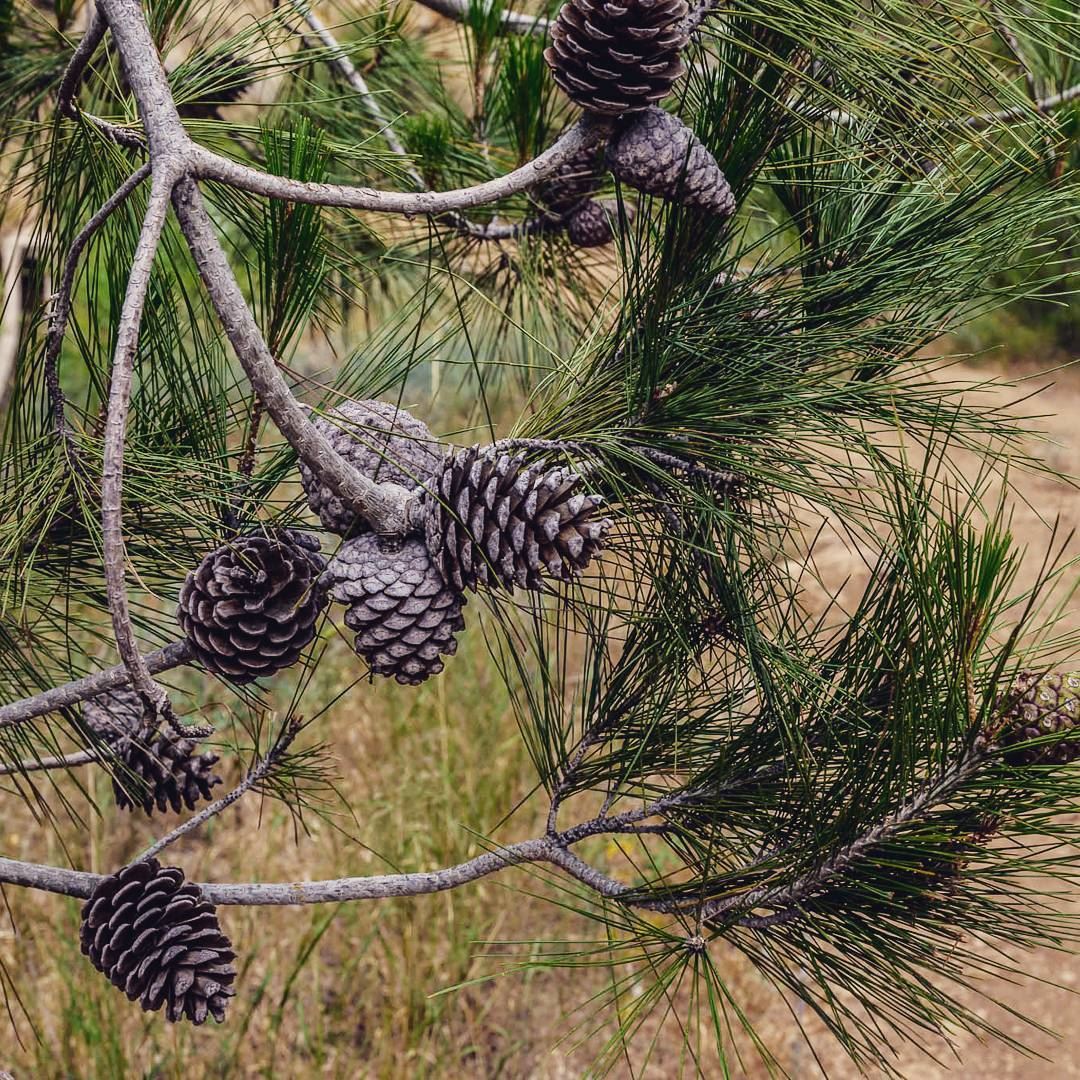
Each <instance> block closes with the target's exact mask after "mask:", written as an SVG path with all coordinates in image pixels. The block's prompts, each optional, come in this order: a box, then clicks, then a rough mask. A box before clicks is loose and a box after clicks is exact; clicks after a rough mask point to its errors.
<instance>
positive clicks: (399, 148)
mask: <svg viewBox="0 0 1080 1080" xmlns="http://www.w3.org/2000/svg"><path fill="white" fill-rule="evenodd" d="M292 5H293V7H294V8H295V9H296V11H297V12H298V13H299V14H300V16H301V17H302V18H303V20H304V22H306V23H307V24H308V26H309V27H311V30H312V32H313V33H314V34H315V36H316V37H317V38H318V39H319V40H320V41H321V42H322V43H323V45H324V46H325V47H326V48H327V49H329V50H330V52H331V53H333V58H332V59H331V61H330V62H331V63H332V64H333V65H334V67H336V68H337V70H338V71H339V72H340V73H341V77H342V78H343V79H344V80H345V81H346V82H347V83H348V84H349V85H350V86H351V87H352V88H353V90H355V91H356V95H357V97H359V98H360V100H361V101H362V102H363V105H364V108H365V109H367V111H368V112H369V113H371V115H372V117H373V118H374V119H375V122H376V123H377V124H379V125H380V127H381V132H380V134H381V135H382V137H383V138H384V139H385V140H386V145H387V146H389V147H390V149H391V150H393V152H394V153H395V154H397V155H398V157H401V158H405V159H406V161H407V164H406V169H407V171H408V173H409V176H410V177H411V179H412V180H413V182H414V183H415V184H416V185H417V187H419V188H424V187H426V186H427V185H426V184H425V183H424V178H423V177H422V176H421V175H420V173H418V172H417V171H416V167H415V166H414V165H413V164H412V161H411V160H410V159H409V152H408V150H406V149H405V147H404V146H403V145H402V143H401V140H400V139H399V138H398V137H397V132H395V131H394V129H393V128H392V127H391V126H390V121H389V120H388V119H387V117H386V114H385V113H384V112H383V111H382V106H381V105H380V104H379V99H378V97H377V96H376V95H375V94H373V93H372V92H371V89H370V87H369V86H368V84H367V83H366V82H365V81H364V76H363V75H361V74H360V72H359V71H357V70H356V65H355V64H354V63H353V62H352V60H350V59H349V56H348V54H347V53H346V52H345V50H344V49H342V47H341V43H340V42H339V41H338V40H337V38H336V37H334V35H333V34H332V33H331V32H330V30H329V29H328V28H327V27H326V25H325V24H324V23H323V21H322V19H320V18H319V17H318V15H316V14H315V12H314V11H312V10H311V5H310V4H308V2H307V0H292Z"/></svg>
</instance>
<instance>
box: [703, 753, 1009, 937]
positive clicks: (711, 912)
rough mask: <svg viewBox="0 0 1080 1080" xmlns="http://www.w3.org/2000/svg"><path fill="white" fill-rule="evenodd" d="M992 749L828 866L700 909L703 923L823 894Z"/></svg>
mask: <svg viewBox="0 0 1080 1080" xmlns="http://www.w3.org/2000/svg"><path fill="white" fill-rule="evenodd" d="M988 755H989V748H988V745H987V743H986V742H985V740H984V739H982V738H978V739H977V740H976V742H975V744H974V745H973V746H972V747H971V748H970V749H969V750H967V751H966V752H965V753H964V754H963V755H961V756H960V757H959V758H958V759H957V760H956V761H955V762H954V763H953V764H952V765H951V766H950V767H949V768H948V769H947V770H946V771H945V772H944V774H943V775H942V776H941V777H939V778H938V779H937V780H936V781H934V782H933V783H928V784H926V785H925V786H924V787H923V789H922V790H921V791H920V792H919V793H918V794H917V795H915V796H914V797H913V798H911V799H909V800H908V801H907V802H906V803H905V804H904V805H903V806H901V807H898V808H897V809H896V810H894V811H893V812H892V813H891V814H890V815H889V816H888V817H886V818H885V820H884V821H881V822H879V823H878V824H877V825H875V826H873V828H871V829H868V830H867V831H866V832H865V833H863V835H862V836H860V837H859V838H858V839H856V840H853V841H852V842H851V843H850V844H847V845H846V846H845V847H842V848H841V849H840V850H839V851H836V852H834V853H833V854H832V855H830V856H829V858H828V859H826V860H825V862H823V863H821V864H820V865H819V866H816V867H814V869H813V870H811V871H809V872H808V873H806V874H803V875H802V876H801V877H799V878H797V879H796V880H795V881H792V882H789V883H788V884H787V885H779V886H763V887H761V888H758V889H753V890H751V891H750V892H747V893H742V894H740V895H735V896H728V897H724V898H723V899H721V900H714V901H710V902H708V903H706V904H704V905H703V906H701V909H700V915H701V918H703V919H716V918H718V917H722V916H724V915H727V914H731V913H735V912H737V913H739V917H740V918H746V917H747V916H748V915H749V914H750V913H751V912H752V911H753V910H754V909H755V908H759V907H767V908H773V909H776V910H777V911H782V910H786V909H788V908H793V907H796V906H798V905H799V904H800V903H802V902H803V901H805V900H806V899H808V898H809V897H810V896H813V895H814V894H815V893H817V892H820V891H821V890H822V888H823V887H824V886H825V885H826V883H827V882H829V881H831V880H832V879H833V878H835V877H837V876H838V875H839V874H842V873H843V872H844V871H845V870H846V869H847V868H848V867H849V866H851V865H852V864H853V863H855V862H857V861H858V860H859V859H861V858H863V857H864V856H865V855H866V854H867V853H868V852H869V851H870V850H871V849H873V848H874V847H876V846H877V845H879V844H881V843H883V842H884V841H885V840H887V839H889V837H891V836H894V835H895V834H896V833H897V832H898V831H900V830H901V829H902V828H903V827H904V826H906V825H908V824H910V823H911V822H912V821H914V820H916V819H917V818H918V817H920V816H921V815H922V814H924V813H925V812H926V811H927V810H929V809H931V808H932V807H934V806H937V805H939V804H940V803H942V802H943V801H944V800H946V799H947V798H949V796H950V795H952V794H953V793H954V792H955V791H956V789H957V788H958V787H960V785H961V784H963V783H964V781H966V780H968V779H969V778H970V777H971V776H972V775H974V773H975V772H977V771H978V769H979V768H981V766H982V765H983V764H984V763H985V762H986V760H987V757H988Z"/></svg>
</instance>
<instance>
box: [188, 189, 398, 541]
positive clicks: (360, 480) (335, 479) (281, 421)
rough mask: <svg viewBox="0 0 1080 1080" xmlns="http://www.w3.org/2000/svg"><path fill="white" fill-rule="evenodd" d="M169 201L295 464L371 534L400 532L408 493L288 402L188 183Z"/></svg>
mask: <svg viewBox="0 0 1080 1080" xmlns="http://www.w3.org/2000/svg"><path fill="white" fill-rule="evenodd" d="M173 201H174V205H175V207H176V216H177V218H178V220H179V222H180V228H181V229H182V231H183V233H184V237H185V238H186V240H187V242H188V246H189V247H190V248H191V252H192V255H193V256H194V258H195V265H196V266H197V268H198V270H199V275H200V277H201V278H202V280H203V284H204V285H205V286H206V291H207V293H208V294H209V296H210V302H211V303H212V304H213V305H214V310H215V311H216V312H217V314H218V318H219V319H220V320H221V324H222V326H223V327H224V328H225V333H226V335H227V336H228V338H229V341H230V342H231V343H232V346H233V349H234V350H235V352H236V355H237V357H238V358H239V360H240V363H241V364H242V365H243V368H244V370H245V372H247V376H248V378H249V379H250V380H251V385H252V387H253V388H254V390H255V393H256V394H258V396H259V399H260V400H261V401H262V402H263V404H264V405H265V407H266V410H267V412H269V413H270V415H271V416H272V417H273V418H274V422H275V423H276V424H277V426H278V427H279V428H280V430H281V433H282V434H283V435H284V436H285V438H286V439H288V441H289V442H290V444H291V445H292V446H293V447H294V448H295V450H296V452H297V454H298V455H299V456H300V458H301V459H302V460H303V461H304V462H306V463H307V464H308V465H309V466H310V467H311V469H312V470H313V471H314V472H316V473H317V474H318V475H319V477H320V478H321V479H322V480H323V481H324V482H325V483H326V484H328V485H329V486H330V487H331V488H333V489H334V490H335V491H336V492H337V493H338V494H339V495H340V496H341V497H342V498H343V499H345V500H346V501H347V502H348V503H350V504H351V505H353V506H355V507H356V508H357V509H358V510H359V511H360V512H361V513H362V514H363V515H364V517H365V518H366V519H367V520H368V522H369V523H370V524H371V526H372V528H373V529H375V531H376V532H380V533H384V534H388V535H393V534H400V533H404V532H406V531H407V529H408V527H409V516H410V512H411V510H410V507H411V505H412V504H413V503H414V501H415V500H414V499H413V495H412V493H411V492H409V491H406V490H405V488H403V487H400V486H399V485H397V484H389V483H385V484H377V483H375V482H374V481H372V480H369V479H368V478H367V477H366V476H363V475H362V474H360V473H359V472H357V470H356V469H354V468H353V467H352V466H351V465H350V464H349V463H348V462H347V461H345V460H344V458H342V457H341V455H340V454H338V453H337V452H336V451H335V450H334V448H333V446H332V445H331V444H330V441H329V440H328V439H327V438H326V436H325V435H323V434H322V433H321V432H320V431H319V430H318V429H317V428H316V427H315V426H314V425H313V424H312V423H311V421H310V420H309V419H308V417H307V415H306V413H305V412H304V410H303V409H302V408H301V407H300V405H299V403H298V402H297V401H296V399H295V398H294V397H293V395H292V392H291V391H290V390H289V387H288V385H287V384H286V382H285V379H284V378H283V377H282V375H281V372H280V371H279V370H278V366H277V364H276V363H275V361H274V357H273V354H272V353H271V352H270V349H269V347H268V346H267V344H266V341H265V340H264V338H263V336H262V333H261V331H260V330H259V327H258V325H257V324H256V322H255V318H254V316H253V315H252V314H251V310H250V309H249V308H248V306H247V301H246V300H245V299H244V294H243V293H242V292H241V291H240V286H239V285H238V284H237V282H236V277H235V275H234V274H233V272H232V268H231V267H230V266H229V262H228V259H227V258H226V257H225V252H224V250H223V249H222V247H221V243H220V241H219V240H218V238H217V234H216V233H215V231H214V226H213V223H212V222H211V221H210V217H209V215H208V214H207V213H206V209H205V208H204V206H203V203H202V198H201V197H200V195H199V192H198V190H197V188H196V187H195V185H194V183H192V182H191V181H185V182H183V183H181V184H180V185H179V186H178V188H177V190H176V195H175V198H174V200H173Z"/></svg>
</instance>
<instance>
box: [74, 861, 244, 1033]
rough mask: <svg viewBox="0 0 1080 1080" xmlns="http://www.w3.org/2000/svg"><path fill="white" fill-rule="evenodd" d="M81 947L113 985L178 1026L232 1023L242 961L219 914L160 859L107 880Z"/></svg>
mask: <svg viewBox="0 0 1080 1080" xmlns="http://www.w3.org/2000/svg"><path fill="white" fill-rule="evenodd" d="M79 945H80V947H81V949H82V951H83V953H84V955H86V956H88V957H89V958H90V963H92V964H93V965H94V967H96V968H97V969H98V971H100V972H102V973H103V974H104V975H106V976H107V977H108V978H109V981H110V982H111V983H112V984H113V986H115V987H117V988H118V989H120V990H122V991H123V992H124V993H125V994H127V996H128V998H129V999H130V1000H131V1001H135V1000H136V999H138V1000H139V1002H140V1003H141V1004H142V1007H143V1010H144V1011H147V1012H149V1011H151V1010H155V1011H156V1010H158V1009H161V1008H164V1009H165V1016H166V1018H167V1019H168V1020H170V1021H171V1022H173V1023H175V1022H176V1021H178V1020H180V1019H181V1018H184V1017H186V1018H187V1019H188V1020H190V1021H191V1022H192V1023H193V1024H202V1023H204V1022H205V1021H206V1018H207V1017H208V1016H212V1017H213V1018H214V1019H215V1020H216V1021H217V1022H218V1023H219V1024H220V1023H221V1022H222V1021H223V1020H224V1019H225V1010H226V1008H227V1007H228V1004H229V998H231V997H232V996H233V994H234V993H235V991H234V990H233V981H234V980H235V978H236V968H234V967H233V964H232V961H233V960H234V959H236V953H235V952H233V948H232V943H231V942H230V941H229V939H228V938H227V937H226V936H225V935H224V934H223V933H222V931H221V926H220V924H219V923H218V918H217V912H216V911H215V910H214V907H213V905H212V904H210V902H209V901H208V900H206V899H205V898H204V897H203V894H202V890H201V889H200V888H199V887H198V885H194V884H191V883H190V882H188V883H185V881H184V872H183V870H180V869H179V868H178V867H175V866H164V867H163V866H162V865H161V864H160V863H159V862H158V861H157V859H146V860H144V861H142V862H137V863H132V864H131V865H130V866H125V867H124V868H123V870H120V871H119V872H118V873H115V874H111V875H110V876H109V877H106V878H104V879H103V880H102V881H100V882H99V883H98V885H97V887H96V888H95V889H94V891H93V893H92V894H91V896H90V899H89V900H87V902H86V904H85V906H84V907H83V910H82V925H81V926H80V928H79Z"/></svg>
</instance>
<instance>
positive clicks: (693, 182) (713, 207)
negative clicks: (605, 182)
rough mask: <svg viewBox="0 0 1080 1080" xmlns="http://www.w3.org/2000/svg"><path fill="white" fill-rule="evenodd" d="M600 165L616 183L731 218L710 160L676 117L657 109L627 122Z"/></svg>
mask: <svg viewBox="0 0 1080 1080" xmlns="http://www.w3.org/2000/svg"><path fill="white" fill-rule="evenodd" d="M606 161H607V165H608V168H609V169H611V171H612V172H613V173H614V174H615V176H616V177H617V178H618V179H619V180H621V181H622V183H624V184H627V185H629V186H630V187H632V188H637V190H638V191H644V192H645V193H646V194H647V195H658V196H659V197H660V198H662V199H670V200H673V201H675V202H681V203H683V204H684V205H686V206H696V207H699V208H700V209H702V210H707V211H708V212H709V213H711V214H716V215H718V216H720V217H730V216H731V214H733V213H734V212H735V196H734V195H733V194H732V193H731V188H730V187H729V186H728V182H727V180H726V179H725V177H724V174H723V173H722V172H721V171H720V166H719V165H717V163H716V159H715V158H714V157H713V156H712V154H710V153H709V151H708V150H707V149H706V148H705V147H704V145H703V144H702V142H701V140H700V139H699V138H698V137H697V136H696V135H695V134H694V133H693V132H692V131H691V130H690V129H689V128H688V127H687V126H686V125H685V124H684V123H683V122H682V121H681V120H680V119H679V118H678V117H677V116H672V115H671V114H670V113H666V112H664V110H663V109H657V108H651V109H648V110H646V111H645V112H643V113H639V114H637V115H635V116H632V117H630V118H629V119H628V120H627V121H626V123H625V124H624V125H623V126H622V127H621V128H620V130H619V131H618V132H617V133H616V135H615V137H614V138H613V139H612V140H611V141H610V142H609V143H608V147H607V154H606Z"/></svg>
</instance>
